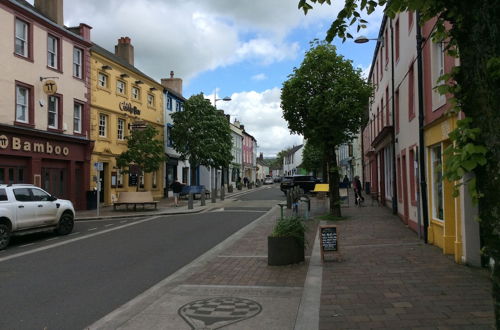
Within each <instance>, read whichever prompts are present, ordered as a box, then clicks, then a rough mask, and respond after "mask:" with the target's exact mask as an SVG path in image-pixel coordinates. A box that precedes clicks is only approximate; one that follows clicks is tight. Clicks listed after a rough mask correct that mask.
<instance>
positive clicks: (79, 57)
mask: <svg viewBox="0 0 500 330" xmlns="http://www.w3.org/2000/svg"><path fill="white" fill-rule="evenodd" d="M82 63H83V50H81V49H80V48H77V47H75V48H73V76H74V77H76V78H79V79H82V78H83V70H82V67H83V65H82ZM101 87H102V86H101Z"/></svg>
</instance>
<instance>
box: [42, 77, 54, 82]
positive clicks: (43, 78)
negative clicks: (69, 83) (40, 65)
mask: <svg viewBox="0 0 500 330" xmlns="http://www.w3.org/2000/svg"><path fill="white" fill-rule="evenodd" d="M45 79H59V77H40V81H44V80H45Z"/></svg>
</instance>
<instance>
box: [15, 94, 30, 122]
mask: <svg viewBox="0 0 500 330" xmlns="http://www.w3.org/2000/svg"><path fill="white" fill-rule="evenodd" d="M29 98H30V91H29V89H28V88H26V87H23V86H16V121H18V122H21V123H27V122H28V120H29V110H28V107H29Z"/></svg>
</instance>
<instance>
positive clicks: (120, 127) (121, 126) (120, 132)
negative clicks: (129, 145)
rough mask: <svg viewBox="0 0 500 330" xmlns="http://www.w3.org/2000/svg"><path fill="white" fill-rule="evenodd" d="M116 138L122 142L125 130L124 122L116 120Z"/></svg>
mask: <svg viewBox="0 0 500 330" xmlns="http://www.w3.org/2000/svg"><path fill="white" fill-rule="evenodd" d="M117 126H118V127H117V132H116V136H117V138H118V140H123V139H124V138H125V134H124V129H125V120H123V119H120V118H118V125H117Z"/></svg>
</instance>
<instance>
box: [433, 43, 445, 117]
mask: <svg viewBox="0 0 500 330" xmlns="http://www.w3.org/2000/svg"><path fill="white" fill-rule="evenodd" d="M432 50H433V52H432V66H433V69H432V71H433V72H432V79H433V84H434V86H438V85H441V84H442V83H443V82H442V81H440V82H438V79H439V78H440V77H441V76H442V75H443V74H444V70H445V67H444V57H445V52H446V51H445V49H444V44H443V42H442V41H438V42H433V43H432ZM432 101H433V102H432V103H433V104H432V109H433V110H437V109H438V108H440V107H441V106H443V105H444V104H445V102H446V97H445V95H441V94H440V93H439V91H438V90H437V89H434V92H433V93H432Z"/></svg>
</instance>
